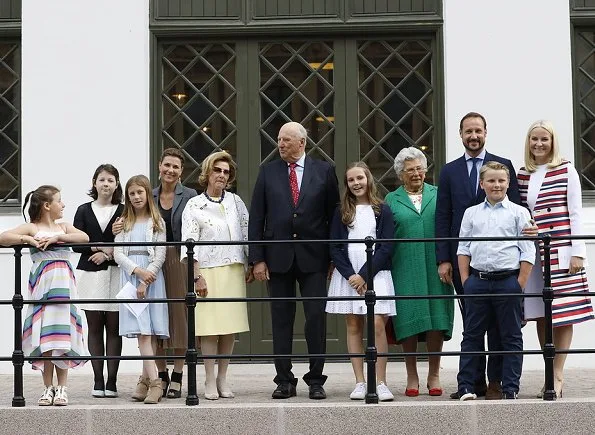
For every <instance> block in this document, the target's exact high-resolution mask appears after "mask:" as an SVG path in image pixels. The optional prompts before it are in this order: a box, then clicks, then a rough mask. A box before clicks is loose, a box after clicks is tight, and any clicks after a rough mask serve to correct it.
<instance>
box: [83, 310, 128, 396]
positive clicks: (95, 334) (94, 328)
mask: <svg viewBox="0 0 595 435" xmlns="http://www.w3.org/2000/svg"><path fill="white" fill-rule="evenodd" d="M85 315H86V317H87V325H88V329H89V338H88V339H89V352H91V355H93V356H103V355H109V356H120V355H122V337H120V334H119V332H120V331H119V313H118V312H117V311H85ZM104 330H105V332H106V339H105V347H104V345H103V343H104V341H103V331H104ZM91 365H92V366H93V373H94V382H95V386H94V387H93V388H94V389H96V390H103V389H108V390H112V391H117V389H116V380H117V377H118V367H119V366H120V361H119V360H109V361H108V362H107V383H106V384H104V380H103V360H94V361H91Z"/></svg>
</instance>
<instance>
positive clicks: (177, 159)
mask: <svg viewBox="0 0 595 435" xmlns="http://www.w3.org/2000/svg"><path fill="white" fill-rule="evenodd" d="M183 170H184V155H183V154H182V152H181V151H180V150H179V149H177V148H167V149H165V150H163V153H162V154H161V159H160V160H159V179H160V180H161V184H160V185H159V186H158V187H156V188H155V189H153V200H154V201H155V204H156V205H157V208H158V209H159V213H160V214H161V217H162V218H163V220H164V221H165V227H166V234H167V241H168V242H174V241H175V242H179V241H180V240H181V238H182V212H183V211H184V208H185V207H186V203H187V202H188V200H189V199H190V198H193V197H195V196H196V195H197V193H196V190H194V189H190V188H188V187H184V186H183V185H182V183H181V182H180V177H181V176H182V171H183ZM163 275H164V277H165V292H166V294H167V297H168V298H184V297H186V292H187V271H186V268H185V266H184V265H183V264H182V263H181V262H180V249H179V247H177V246H168V247H167V253H166V256H165V263H164V264H163ZM168 313H169V338H168V339H166V340H159V342H158V346H157V355H165V349H171V350H172V351H173V352H174V354H175V355H184V354H185V353H186V347H187V345H188V335H187V331H188V330H187V323H188V322H187V319H188V313H187V312H186V306H185V305H184V304H180V303H170V304H168ZM156 364H157V369H158V370H159V377H160V378H161V387H162V388H163V397H165V396H167V397H169V398H174V399H175V398H179V397H181V395H182V371H183V370H184V360H183V359H176V360H175V361H174V370H173V372H172V375H171V383H170V379H169V374H168V371H167V363H166V361H165V360H156Z"/></svg>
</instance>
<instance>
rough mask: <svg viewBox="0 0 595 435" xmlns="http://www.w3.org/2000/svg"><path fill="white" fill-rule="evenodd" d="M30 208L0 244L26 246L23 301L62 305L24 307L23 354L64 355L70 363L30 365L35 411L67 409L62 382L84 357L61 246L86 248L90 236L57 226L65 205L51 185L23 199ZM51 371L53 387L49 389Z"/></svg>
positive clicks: (70, 279)
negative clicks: (36, 386)
mask: <svg viewBox="0 0 595 435" xmlns="http://www.w3.org/2000/svg"><path fill="white" fill-rule="evenodd" d="M28 202H30V205H29V210H28V213H29V221H30V222H29V223H25V224H23V225H20V226H18V227H16V228H14V229H12V230H8V231H5V232H3V233H2V234H0V245H4V246H14V245H22V244H27V245H30V246H31V260H32V261H33V265H32V266H31V273H30V275H29V292H28V295H27V299H34V300H38V301H47V300H52V301H56V300H63V301H65V303H64V304H55V305H54V304H52V305H33V304H30V305H27V309H26V315H25V322H24V324H23V352H24V354H25V355H26V356H32V357H35V356H69V357H72V358H73V359H72V360H34V361H32V362H31V364H32V365H33V368H34V369H36V370H41V371H42V376H43V383H44V390H43V393H42V395H41V397H40V398H39V400H38V401H37V403H38V405H40V406H49V405H56V406H65V405H67V404H68V396H67V394H66V381H67V378H68V369H69V368H74V367H78V366H81V365H83V364H84V363H85V361H84V360H81V359H78V357H80V356H81V355H83V354H84V353H85V346H84V344H83V323H82V320H81V316H80V313H79V310H78V308H77V307H76V306H75V305H73V304H70V303H68V301H69V300H70V299H71V298H76V297H77V295H76V283H75V278H74V269H73V268H72V265H71V264H70V261H69V257H70V248H64V247H62V248H61V247H60V246H59V244H60V243H86V242H88V241H89V237H88V236H87V234H85V233H84V232H82V231H80V230H78V229H77V228H75V227H74V226H72V225H71V224H69V223H65V222H62V223H58V222H56V221H57V220H59V219H61V218H62V215H63V210H64V203H63V202H62V198H61V196H60V191H59V190H58V189H57V188H56V187H54V186H41V187H38V188H37V189H36V190H34V191H32V192H29V193H28V194H27V196H26V197H25V205H24V206H23V216H24V210H25V208H26V207H27V203H28ZM54 367H55V369H56V376H57V378H58V379H57V380H58V386H57V387H54V386H53V378H54Z"/></svg>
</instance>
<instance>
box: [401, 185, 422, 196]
mask: <svg viewBox="0 0 595 435" xmlns="http://www.w3.org/2000/svg"><path fill="white" fill-rule="evenodd" d="M403 189H404V190H405V192H407V193H408V194H409V195H421V194H422V192H423V191H424V188H423V186H422V187H420V188H419V189H418V190H417V191H415V192H411V191H410V190H407V188H406V187H405V186H403Z"/></svg>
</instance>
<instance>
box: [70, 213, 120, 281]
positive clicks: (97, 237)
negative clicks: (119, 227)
mask: <svg viewBox="0 0 595 435" xmlns="http://www.w3.org/2000/svg"><path fill="white" fill-rule="evenodd" d="M123 211H124V204H119V205H118V208H117V209H116V212H115V213H114V215H113V216H112V218H111V219H110V221H109V222H108V224H107V226H106V227H105V231H101V227H100V226H99V222H97V217H95V213H93V208H92V207H91V202H87V203H85V204H82V205H80V206H79V208H77V209H76V213H75V214H74V221H73V222H72V224H73V225H74V226H75V227H76V228H78V229H79V230H81V231H83V232H84V233H87V235H88V236H89V241H90V242H113V241H114V234H113V233H112V224H113V223H114V221H115V220H116V219H117V218H118V217H120V215H121V214H122V212H123ZM72 250H73V251H74V252H79V253H80V254H81V257H80V258H79V262H78V265H77V266H76V268H77V269H80V270H86V271H89V272H97V271H98V270H106V269H107V268H108V266H117V264H116V262H115V261H114V260H110V261H104V262H103V263H101V264H100V265H96V264H95V263H93V262H92V261H89V257H90V256H91V255H93V254H94V253H95V252H93V251H91V248H72Z"/></svg>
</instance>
